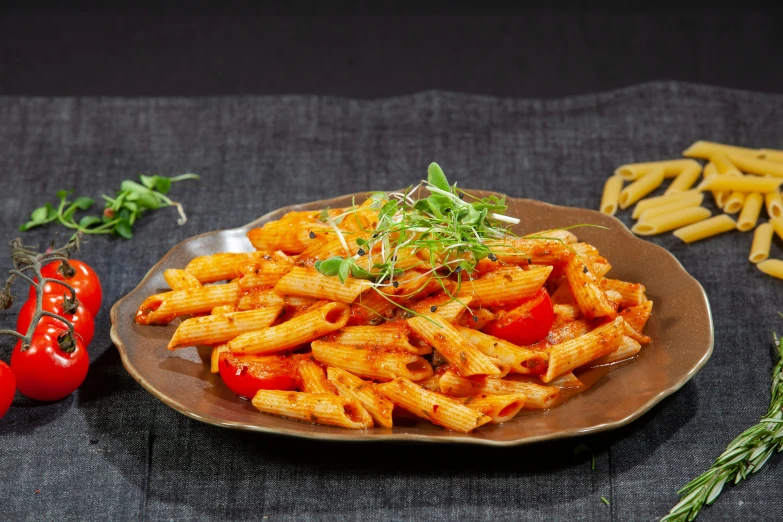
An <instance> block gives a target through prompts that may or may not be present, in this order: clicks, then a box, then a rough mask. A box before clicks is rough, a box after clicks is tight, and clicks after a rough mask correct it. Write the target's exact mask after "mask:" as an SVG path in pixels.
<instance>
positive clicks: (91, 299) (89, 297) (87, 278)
mask: <svg viewBox="0 0 783 522" xmlns="http://www.w3.org/2000/svg"><path fill="white" fill-rule="evenodd" d="M68 263H69V264H70V265H71V267H73V269H74V274H73V275H71V276H70V277H69V276H67V275H66V274H64V273H63V272H64V271H66V269H65V267H64V265H63V263H62V261H53V262H51V263H49V264H47V265H44V266H43V267H42V268H41V275H42V276H44V277H48V278H50V279H58V280H60V281H63V282H65V283H68V284H69V285H71V286H72V287H73V289H74V290H75V291H76V297H77V298H78V299H79V301H81V302H82V304H83V305H84V307H85V308H87V310H89V311H90V313H91V314H92V316H93V317H95V316H96V315H98V309H99V308H100V307H101V299H102V298H103V292H102V290H101V282H100V280H99V279H98V275H97V274H96V273H95V271H94V270H93V269H92V268H90V266H89V265H87V263H84V262H82V261H79V260H78V259H69V260H68ZM63 290H66V288H65V287H64V286H62V285H58V284H57V283H46V285H45V286H44V293H45V294H61V293H63ZM34 295H35V287H31V288H30V297H33V296H34Z"/></svg>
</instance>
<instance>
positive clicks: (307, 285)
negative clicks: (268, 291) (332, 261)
mask: <svg viewBox="0 0 783 522" xmlns="http://www.w3.org/2000/svg"><path fill="white" fill-rule="evenodd" d="M369 288H370V282H369V281H365V280H363V279H354V278H353V277H348V278H347V279H346V280H345V282H344V283H343V282H340V280H339V279H337V278H336V277H330V276H326V275H323V274H322V273H320V272H319V271H318V270H316V269H315V268H305V267H296V268H293V269H292V270H291V271H290V272H288V273H287V274H286V275H284V276H283V277H282V278H280V281H278V282H277V284H276V285H275V291H276V292H277V293H278V294H281V295H296V296H302V297H313V298H315V299H328V300H330V301H338V302H341V303H352V302H354V301H355V300H356V298H357V297H359V294H361V293H362V292H364V291H365V290H367V289H369Z"/></svg>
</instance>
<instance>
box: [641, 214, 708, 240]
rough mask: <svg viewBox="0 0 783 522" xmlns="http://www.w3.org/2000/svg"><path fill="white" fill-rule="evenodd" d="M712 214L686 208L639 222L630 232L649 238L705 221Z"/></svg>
mask: <svg viewBox="0 0 783 522" xmlns="http://www.w3.org/2000/svg"><path fill="white" fill-rule="evenodd" d="M711 215H712V212H710V211H709V210H707V209H706V208H704V207H688V208H683V209H680V210H677V211H674V212H672V213H671V214H668V215H665V216H658V217H656V218H652V219H648V220H647V221H640V222H638V223H636V224H635V225H634V226H633V227H631V231H632V232H633V233H634V234H636V235H637V236H651V235H654V234H662V233H664V232H669V231H671V230H675V229H678V228H681V227H684V226H685V225H690V224H691V223H696V222H698V221H702V220H705V219H707V218H708V217H710V216H711Z"/></svg>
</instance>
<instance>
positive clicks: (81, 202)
mask: <svg viewBox="0 0 783 522" xmlns="http://www.w3.org/2000/svg"><path fill="white" fill-rule="evenodd" d="M94 203H95V200H94V199H92V198H85V197H79V198H76V199H75V200H74V202H73V203H72V205H74V206H75V207H76V208H78V209H79V210H89V209H90V207H92V206H93V204H94Z"/></svg>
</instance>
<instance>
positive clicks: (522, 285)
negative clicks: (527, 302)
mask: <svg viewBox="0 0 783 522" xmlns="http://www.w3.org/2000/svg"><path fill="white" fill-rule="evenodd" d="M551 273H552V267H551V266H531V267H530V269H529V270H523V269H521V268H520V267H518V266H508V267H503V268H500V269H498V270H495V271H494V272H490V273H488V274H486V275H484V276H482V277H481V278H479V279H471V280H468V281H463V283H462V288H461V292H462V293H464V294H467V295H470V296H471V297H472V298H473V301H472V304H473V305H475V306H500V305H504V304H506V303H509V302H512V301H519V300H520V299H525V298H528V297H533V296H534V295H536V294H537V293H538V291H539V290H541V287H543V286H544V283H545V282H546V279H547V277H549V274H551Z"/></svg>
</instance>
